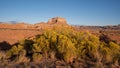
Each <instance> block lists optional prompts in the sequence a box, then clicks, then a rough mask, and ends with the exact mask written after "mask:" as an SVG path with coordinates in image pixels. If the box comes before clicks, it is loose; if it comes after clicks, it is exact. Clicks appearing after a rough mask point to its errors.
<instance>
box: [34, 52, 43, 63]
mask: <svg viewBox="0 0 120 68" xmlns="http://www.w3.org/2000/svg"><path fill="white" fill-rule="evenodd" d="M41 59H42V55H41V54H40V53H34V54H33V56H32V61H33V62H37V63H39V62H40V60H41Z"/></svg>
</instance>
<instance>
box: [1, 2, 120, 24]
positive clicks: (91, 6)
mask: <svg viewBox="0 0 120 68" xmlns="http://www.w3.org/2000/svg"><path fill="white" fill-rule="evenodd" d="M56 16H60V17H63V18H65V19H66V20H67V22H68V23H69V24H79V25H110V24H111V25H112V24H113V25H115V24H120V0H0V21H24V22H27V23H38V22H42V21H43V22H47V21H48V19H50V18H53V17H56Z"/></svg>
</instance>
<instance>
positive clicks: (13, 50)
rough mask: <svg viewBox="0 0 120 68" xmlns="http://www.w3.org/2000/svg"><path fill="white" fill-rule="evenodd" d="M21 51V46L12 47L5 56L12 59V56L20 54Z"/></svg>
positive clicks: (22, 48)
mask: <svg viewBox="0 0 120 68" xmlns="http://www.w3.org/2000/svg"><path fill="white" fill-rule="evenodd" d="M22 50H24V47H23V46H22V45H17V46H16V45H14V46H13V47H12V48H11V49H10V50H9V51H7V55H8V56H9V57H12V56H14V55H16V56H17V55H19V54H20V52H21V51H22Z"/></svg>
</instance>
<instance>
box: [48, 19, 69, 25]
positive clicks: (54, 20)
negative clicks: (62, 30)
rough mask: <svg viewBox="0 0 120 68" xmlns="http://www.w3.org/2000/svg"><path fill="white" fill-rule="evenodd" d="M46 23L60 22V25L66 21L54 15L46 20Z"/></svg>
mask: <svg viewBox="0 0 120 68" xmlns="http://www.w3.org/2000/svg"><path fill="white" fill-rule="evenodd" d="M47 23H48V24H62V25H66V24H67V21H66V20H65V19H64V18H61V17H55V18H52V19H50V20H48V22H47Z"/></svg>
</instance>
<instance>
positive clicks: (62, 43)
mask: <svg viewBox="0 0 120 68" xmlns="http://www.w3.org/2000/svg"><path fill="white" fill-rule="evenodd" d="M57 49H58V52H59V53H60V54H61V55H62V56H60V57H62V58H63V59H64V60H65V61H66V62H72V60H73V58H75V57H76V48H75V46H74V44H73V43H72V42H71V40H70V39H69V38H67V37H66V36H64V35H60V36H59V39H58V45H57Z"/></svg>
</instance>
